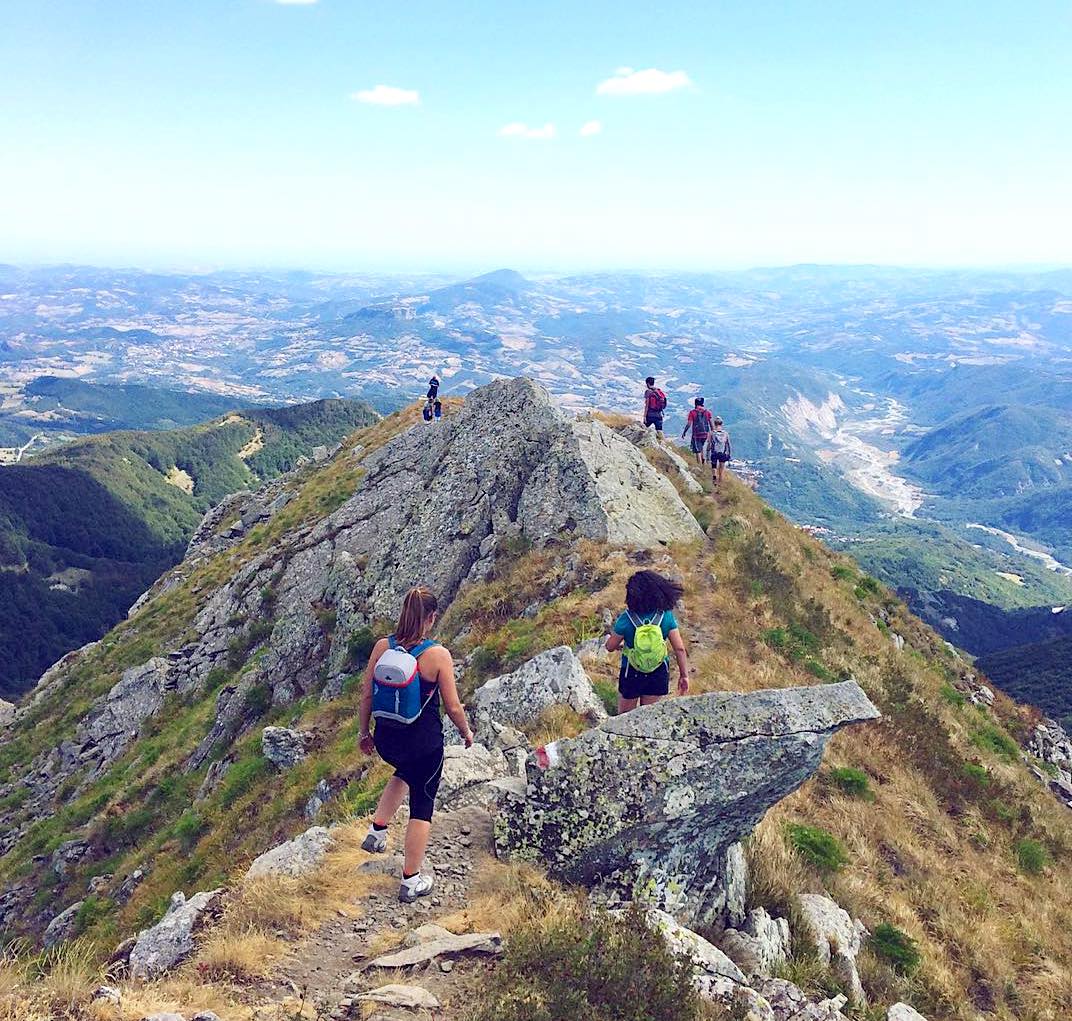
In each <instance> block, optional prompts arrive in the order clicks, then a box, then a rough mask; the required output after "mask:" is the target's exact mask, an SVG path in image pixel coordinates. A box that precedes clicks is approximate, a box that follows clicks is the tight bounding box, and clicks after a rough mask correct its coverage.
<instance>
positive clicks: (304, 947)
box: [258, 808, 492, 1021]
mask: <svg viewBox="0 0 1072 1021" xmlns="http://www.w3.org/2000/svg"><path fill="white" fill-rule="evenodd" d="M403 831H404V827H403V825H402V824H396V825H394V826H392V828H391V839H390V841H389V843H388V850H387V852H386V853H385V854H384V855H382V856H377V857H376V858H374V859H373V860H372V861H369V862H368V863H366V864H365V865H363V866H361V872H362V873H363V874H364V875H363V876H362V877H361V882H360V886H361V888H362V889H364V888H365V887H366V886H367V879H368V878H370V877H371V879H372V884H373V889H372V891H371V892H369V893H367V894H362V895H360V896H357V897H355V899H354V904H353V907H354V909H355V910H354V914H355V916H356V917H353V918H350V917H345V918H344V917H341V916H340V917H338V918H334V919H332V920H330V921H328V922H326V923H324V924H323V925H322V926H321V927H320V928H319V929H318V930H317V931H316V932H314V933H313V934H312V935H310V936H308V937H307V938H305V939H303V940H302V941H301V942H299V943H298V944H297V945H296V946H295V947H294V949H293V951H292V952H291V953H290V954H289V955H288V956H287V957H286V958H285V959H284V960H283V961H281V962H280V963H279V964H278V965H277V966H276V968H275V969H274V975H273V978H272V980H270V981H268V982H266V983H263V984H262V985H261V987H260V989H259V990H258V991H259V992H260V993H261V994H262V995H264V996H265V997H266V998H267V999H268V1000H275V1001H281V1000H283V999H288V998H289V999H291V1000H293V998H294V997H295V996H303V997H304V999H305V1002H306V1003H307V1004H308V1005H309V1007H311V1008H313V1009H312V1010H310V1011H309V1014H310V1015H311V1016H314V1017H317V1018H321V1017H322V1018H351V1017H353V1018H360V1017H363V1016H365V1015H363V1014H362V1012H361V1011H362V1007H364V1008H365V1009H366V1010H367V1006H366V1005H364V1004H359V1003H358V1002H357V1001H356V997H357V996H358V995H359V994H360V993H362V992H364V991H366V990H368V989H374V988H376V987H378V986H381V985H386V984H388V983H401V984H405V985H415V986H420V987H421V988H423V989H426V990H428V991H429V992H430V993H432V994H433V995H434V996H435V997H436V999H438V1000H439V1001H440V1003H441V1004H442V1007H443V1009H442V1010H439V1011H435V1012H434V1013H432V1012H429V1011H421V1010H402V1009H398V1008H381V1009H379V1010H377V1011H375V1012H374V1014H373V1017H375V1018H377V1019H382V1021H387V1019H392V1021H393V1019H395V1018H399V1019H401V1018H408V1019H410V1021H416V1019H420V1018H430V1017H435V1018H436V1019H437V1021H453V1019H456V1018H460V1017H461V1016H462V1013H463V1009H464V1007H465V1006H466V1005H467V1002H468V1001H467V1000H466V995H465V991H464V990H465V986H466V980H467V978H468V976H470V975H472V974H473V972H474V971H475V970H477V969H480V968H482V967H483V961H484V960H485V959H484V958H467V957H465V956H462V957H460V958H458V959H457V960H455V961H452V962H449V963H443V960H442V959H441V960H440V961H432V962H431V963H429V964H427V965H423V966H418V967H417V968H413V969H405V970H390V971H385V970H374V971H371V970H370V971H362V968H363V967H364V966H366V965H367V963H368V962H369V961H371V960H372V959H374V958H375V957H378V956H380V955H382V954H385V953H388V952H390V951H391V950H394V949H396V948H397V947H399V946H401V945H402V942H403V939H404V938H405V936H406V935H407V933H409V932H410V931H411V930H413V929H415V928H417V926H420V925H425V924H427V923H434V922H436V920H437V919H439V918H443V917H445V916H447V915H449V914H453V913H455V912H457V911H458V910H460V909H462V908H464V907H465V906H466V904H467V903H468V895H469V889H470V885H471V883H472V880H473V876H474V874H475V872H476V870H477V866H478V863H479V861H480V859H481V858H482V857H484V856H486V855H488V854H491V853H492V830H491V816H490V815H489V814H488V812H487V811H485V810H484V809H481V808H462V809H458V810H457V811H453V812H442V813H437V814H436V816H435V818H434V819H433V822H432V836H431V841H430V844H429V848H428V858H427V864H426V871H429V870H430V871H432V872H433V873H434V876H435V884H436V885H435V890H434V891H433V893H432V894H431V896H429V897H426V898H422V899H421V900H419V901H418V902H417V903H416V904H401V903H399V901H398V880H399V873H400V872H401V855H400V852H401V847H402V839H403ZM350 1001H353V1002H352V1005H350V1006H348V1004H349V1002H350ZM307 1009H308V1008H307Z"/></svg>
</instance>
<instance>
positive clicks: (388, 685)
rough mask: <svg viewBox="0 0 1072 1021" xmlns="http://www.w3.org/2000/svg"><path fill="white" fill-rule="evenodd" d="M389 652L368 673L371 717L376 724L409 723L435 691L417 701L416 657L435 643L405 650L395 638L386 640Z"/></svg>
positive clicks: (415, 718) (426, 643)
mask: <svg viewBox="0 0 1072 1021" xmlns="http://www.w3.org/2000/svg"><path fill="white" fill-rule="evenodd" d="M387 641H388V644H389V648H388V649H387V650H386V651H385V652H384V654H383V655H382V656H381V657H380V658H379V660H377V662H376V668H375V670H373V672H372V716H373V719H376V720H391V721H393V722H394V723H413V722H414V721H415V720H417V719H418V717H419V716H420V715H421V713H423V712H424V710H425V707H426V706H427V705H428V703H429V702H431V701H432V698H433V697H434V696H435V690H433V691H432V693H431V694H430V695H429V696H428V698H427V699H425V700H424V701H423V702H422V701H421V674H420V670H419V669H418V668H417V657H418V656H420V655H421V653H424V652H427V651H428V650H429V649H430V648H431V647H432V646H433V645H435V644H436V643H435V642H433V641H429V640H427V639H426V640H425V641H423V642H420V643H419V644H417V645H415V646H414V647H413V648H412V649H410V650H408V651H407V650H406V649H404V648H403V647H402V646H401V645H399V644H398V642H396V641H395V636H394V635H390V636H389V637H388V639H387Z"/></svg>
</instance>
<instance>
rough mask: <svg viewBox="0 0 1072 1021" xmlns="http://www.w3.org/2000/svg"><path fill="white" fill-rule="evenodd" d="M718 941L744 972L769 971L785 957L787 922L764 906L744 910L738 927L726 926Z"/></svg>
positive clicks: (769, 973)
mask: <svg viewBox="0 0 1072 1021" xmlns="http://www.w3.org/2000/svg"><path fill="white" fill-rule="evenodd" d="M719 945H720V946H721V947H722V949H723V950H724V951H725V952H726V954H727V955H728V956H729V957H730V958H731V959H732V960H733V961H734V962H735V963H736V964H737V965H738V967H740V969H741V970H742V971H743V972H744V973H745V974H746V975H771V974H772V973H773V972H774V969H775V968H777V967H778V966H779V965H780V964H784V963H785V962H786V961H787V960H788V959H789V953H790V949H791V943H790V934H789V922H788V921H787V920H786V919H784V918H772V917H771V916H770V915H769V914H768V913H767V911H766V910H765V909H764V908H755V909H753V910H752V911H749V912H748V917H747V918H746V919H745V922H744V925H743V926H742V927H741V928H740V929H733V928H730V929H727V930H726V931H725V932H724V933H723V934H722V939H721V940H720V941H719Z"/></svg>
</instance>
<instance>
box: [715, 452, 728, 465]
mask: <svg viewBox="0 0 1072 1021" xmlns="http://www.w3.org/2000/svg"><path fill="white" fill-rule="evenodd" d="M729 459H730V455H729V454H712V455H711V463H712V464H719V463H720V462H721V463H722V464H726V463H727V462H728V461H729Z"/></svg>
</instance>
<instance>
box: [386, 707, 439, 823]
mask: <svg viewBox="0 0 1072 1021" xmlns="http://www.w3.org/2000/svg"><path fill="white" fill-rule="evenodd" d="M381 730H382V727H380V726H378V727H377V728H376V735H375V737H376V738H380V734H381ZM391 744H392V742H390V741H389V740H388V741H384V740H383V739H382V738H381V739H380V740H377V741H376V750H377V751H378V752H379V753H380V758H382V759H383V761H384V762H386V763H387V764H388V765H391V766H394V767H395V776H397V777H398V779H399V780H401V781H403V783H405V784H406V786H407V787H409V817H410V818H411V819H422V820H424V822H431V821H432V811H433V809H434V808H435V799H436V794H437V793H438V791H439V781H440V780H441V779H442V778H443V747H442V745H440V747H439V748H437V749H436V750H435V751H430V752H424V753H423V754H418V755H413V756H411V755H405V756H401V755H398V754H397V749H396V748H393V747H391ZM385 752H386V754H384V753H385Z"/></svg>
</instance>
